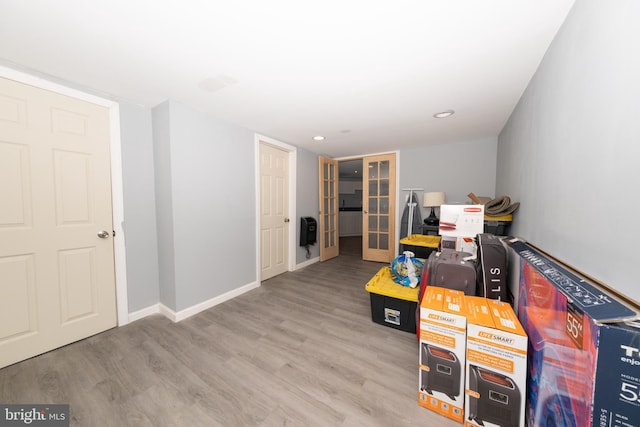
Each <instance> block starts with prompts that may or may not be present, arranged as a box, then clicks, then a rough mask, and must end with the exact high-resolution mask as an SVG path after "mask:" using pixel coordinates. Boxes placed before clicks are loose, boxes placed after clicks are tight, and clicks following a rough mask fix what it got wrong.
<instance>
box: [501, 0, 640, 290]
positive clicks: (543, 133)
mask: <svg viewBox="0 0 640 427" xmlns="http://www.w3.org/2000/svg"><path fill="white" fill-rule="evenodd" d="M638 17H640V2H638V1H637V0H617V1H615V2H608V1H604V0H581V1H578V2H576V3H575V5H574V7H573V9H572V11H571V12H570V14H569V16H568V17H567V20H566V22H565V23H564V25H563V27H562V28H561V29H560V32H559V33H558V35H557V36H556V39H555V40H554V42H553V43H552V45H551V47H550V49H549V50H548V52H547V54H546V56H545V58H544V60H543V61H542V63H541V64H540V67H539V69H538V71H537V72H536V74H535V76H534V77H533V79H532V80H531V82H530V84H529V87H528V88H527V89H526V91H525V93H524V95H523V97H522V98H521V100H520V102H519V103H518V105H517V107H516V108H515V110H514V112H513V114H512V116H511V118H510V119H509V121H508V123H507V124H506V126H505V128H504V129H503V131H502V132H501V134H500V136H499V140H498V169H497V184H496V190H497V192H498V193H508V194H512V195H514V196H515V197H516V198H517V199H519V200H520V201H521V203H522V204H521V206H520V209H519V210H518V211H517V213H516V215H515V217H514V224H513V227H512V233H513V234H517V235H519V236H522V237H523V238H525V239H526V240H528V241H530V242H531V243H533V244H535V245H537V246H539V247H541V248H542V249H544V250H546V251H548V252H550V253H551V254H553V255H554V256H556V257H558V258H559V259H562V260H564V261H565V262H567V263H569V264H571V265H573V266H574V267H577V268H578V269H580V270H582V271H584V272H585V273H587V274H589V275H592V276H594V277H596V278H598V279H600V280H602V281H604V282H605V283H607V284H609V285H610V286H612V287H614V288H616V289H618V290H619V291H621V292H623V293H625V294H627V295H628V296H630V297H631V298H633V299H635V300H636V301H640V287H638V286H637V283H638V271H637V269H636V266H637V264H638V261H637V257H638V255H637V251H636V250H634V249H635V246H636V243H637V241H638V236H639V234H638V228H637V227H636V226H635V225H634V224H635V219H636V217H637V212H638V210H639V209H640V199H639V198H638V188H637V186H638V185H639V184H640V168H639V167H638V161H639V160H640V143H639V142H640V77H639V76H640V25H638Z"/></svg>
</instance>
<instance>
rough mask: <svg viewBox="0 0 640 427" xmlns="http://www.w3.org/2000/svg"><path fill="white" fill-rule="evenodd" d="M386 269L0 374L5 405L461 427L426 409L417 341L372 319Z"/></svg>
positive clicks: (137, 325) (283, 286)
mask: <svg viewBox="0 0 640 427" xmlns="http://www.w3.org/2000/svg"><path fill="white" fill-rule="evenodd" d="M356 252H357V251H356ZM380 267H381V264H377V263H370V262H365V261H362V260H361V259H360V255H344V254H343V255H341V256H339V257H338V258H336V259H333V260H330V261H328V262H325V263H316V264H313V265H310V266H308V267H306V268H303V269H300V270H298V271H295V272H290V273H285V274H282V275H280V276H277V277H275V278H273V279H270V280H268V281H265V282H263V284H262V286H261V287H260V288H258V289H255V290H252V291H250V292H248V293H246V294H243V295H241V296H239V297H237V298H234V299H233V300H230V301H227V302H225V303H223V304H220V305H218V306H216V307H213V308H211V309H209V310H207V311H204V312H202V313H199V314H198V315H195V316H193V317H190V318H188V319H186V320H183V321H182V322H179V323H172V322H171V321H169V320H167V319H166V318H164V317H162V316H160V315H153V316H149V317H147V318H144V319H142V320H138V321H136V322H133V323H131V324H129V325H127V326H124V327H121V328H115V329H112V330H109V331H107V332H104V333H101V334H98V335H96V336H93V337H91V338H88V339H85V340H82V341H79V342H76V343H74V344H70V345H68V346H66V347H63V348H60V349H57V350H54V351H51V352H49V353H46V354H43V355H41V356H38V357H34V358H32V359H29V360H26V361H24V362H20V363H17V364H15V365H12V366H9V367H6V368H4V369H0V402H2V403H68V404H70V412H71V425H77V426H226V427H228V426H285V425H286V426H433V427H453V426H459V424H457V423H455V422H453V421H451V420H448V419H447V418H444V417H442V416H440V415H437V414H434V413H432V412H430V411H429V410H427V409H424V408H421V407H420V406H418V404H417V387H418V343H417V341H416V336H415V334H410V333H407V332H403V331H398V330H395V329H391V328H388V327H386V326H382V325H378V324H375V323H373V322H372V321H371V313H370V306H369V294H368V293H367V292H366V291H365V289H364V285H365V283H366V282H367V281H368V280H369V279H370V278H371V277H372V276H373V274H375V273H376V272H377V271H378V269H379V268H380Z"/></svg>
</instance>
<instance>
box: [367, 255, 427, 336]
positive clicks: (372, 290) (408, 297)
mask: <svg viewBox="0 0 640 427" xmlns="http://www.w3.org/2000/svg"><path fill="white" fill-rule="evenodd" d="M365 289H366V290H367V292H369V296H370V300H371V320H373V321H374V322H375V323H379V324H381V325H385V326H389V327H391V328H394V329H400V330H402V331H406V332H411V333H415V332H416V309H417V308H418V292H419V291H420V290H419V288H418V287H415V288H410V287H408V286H402V285H399V284H397V283H395V282H394V281H393V273H392V272H391V268H389V267H388V266H387V267H382V268H381V269H380V271H378V273H377V274H376V275H375V276H373V277H372V278H371V280H369V282H367V284H366V285H365Z"/></svg>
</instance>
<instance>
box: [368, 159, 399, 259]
mask: <svg viewBox="0 0 640 427" xmlns="http://www.w3.org/2000/svg"><path fill="white" fill-rule="evenodd" d="M362 169H363V172H364V173H363V176H364V182H363V186H362V187H363V191H362V202H363V212H362V213H363V216H362V221H363V224H362V230H363V232H362V258H363V259H364V260H366V261H378V262H391V261H392V260H393V256H394V254H395V240H394V239H395V227H394V224H395V208H394V206H395V200H396V182H395V176H396V156H395V154H393V153H392V154H384V155H379V156H371V157H365V158H364V159H363V168H362Z"/></svg>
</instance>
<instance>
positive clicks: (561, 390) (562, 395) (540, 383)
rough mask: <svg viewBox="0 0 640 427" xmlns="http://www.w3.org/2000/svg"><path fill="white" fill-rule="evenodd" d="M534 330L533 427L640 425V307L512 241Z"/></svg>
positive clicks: (525, 315)
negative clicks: (627, 302) (622, 299)
mask: <svg viewBox="0 0 640 427" xmlns="http://www.w3.org/2000/svg"><path fill="white" fill-rule="evenodd" d="M507 243H508V246H509V247H510V251H509V252H510V264H512V265H514V264H515V266H516V268H515V269H514V271H517V272H518V274H517V275H515V276H512V280H514V281H515V282H516V283H512V284H511V288H512V289H514V290H516V291H517V294H516V295H517V299H516V304H517V313H518V317H519V319H520V321H521V323H522V325H523V327H524V329H525V330H526V332H527V333H528V335H529V342H530V344H529V364H528V372H529V380H528V396H527V409H526V417H527V422H528V424H529V425H530V426H551V425H557V426H561V425H567V426H575V427H585V426H596V427H612V426H626V427H638V426H640V369H639V366H640V323H639V322H638V321H637V319H638V313H637V311H636V310H634V309H633V308H631V307H629V306H627V305H625V304H624V303H622V302H621V301H620V300H618V299H617V298H615V297H614V296H612V295H611V294H609V293H608V292H606V291H605V290H604V289H602V288H601V287H599V286H598V285H597V284H596V283H594V282H592V281H590V280H588V279H586V278H585V277H584V276H583V275H581V274H580V273H579V272H577V271H575V270H573V269H571V268H570V267H568V266H566V265H564V264H562V263H560V262H559V261H557V260H555V259H552V258H551V257H549V256H547V255H545V254H543V253H542V252H541V251H540V250H538V249H537V248H535V247H533V246H532V245H529V244H527V243H525V242H523V241H521V240H519V239H513V238H511V239H508V240H507Z"/></svg>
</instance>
